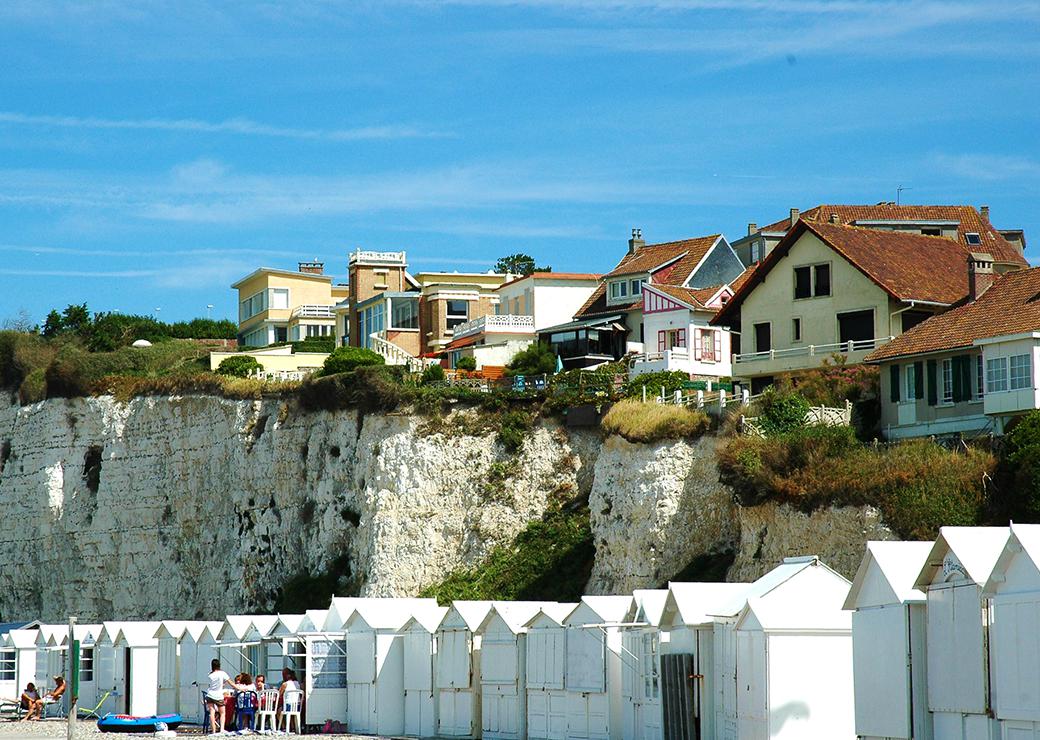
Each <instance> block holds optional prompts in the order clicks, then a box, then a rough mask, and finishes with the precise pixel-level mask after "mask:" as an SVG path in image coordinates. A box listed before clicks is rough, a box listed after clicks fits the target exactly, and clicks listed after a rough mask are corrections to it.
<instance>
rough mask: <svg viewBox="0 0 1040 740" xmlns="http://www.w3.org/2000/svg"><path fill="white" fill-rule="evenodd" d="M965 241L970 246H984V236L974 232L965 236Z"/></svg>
mask: <svg viewBox="0 0 1040 740" xmlns="http://www.w3.org/2000/svg"><path fill="white" fill-rule="evenodd" d="M964 241H966V242H968V244H971V245H973V246H978V245H979V244H982V236H980V235H979V234H977V233H976V232H974V231H969V232H968V233H967V234H965V235H964Z"/></svg>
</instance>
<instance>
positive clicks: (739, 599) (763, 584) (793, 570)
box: [710, 555, 848, 617]
mask: <svg viewBox="0 0 1040 740" xmlns="http://www.w3.org/2000/svg"><path fill="white" fill-rule="evenodd" d="M809 568H823V569H825V570H827V571H829V572H830V573H832V574H834V575H835V576H837V577H838V578H840V579H841V580H843V581H845V582H846V583H848V580H847V579H846V578H844V577H843V576H842V575H841V574H840V573H838V572H837V571H836V570H834V569H833V568H830V567H828V566H827V564H826V563H823V562H822V561H821V560H820V558H819V556H817V555H804V556H801V557H793V558H784V561H783V562H782V563H781V564H780V565H778V566H776V567H775V568H773V569H772V570H771V571H769V572H768V573H766V574H765V575H764V576H762V577H761V578H759V579H758V580H757V581H755V582H754V583H751V584H749V585H748V586H747V589H746V590H745V591H742V592H740V593H739V594H737V595H735V596H734V597H733V598H731V599H730V600H728V601H726V602H725V603H724V604H722V605H721V606H719V607H718V609H717V611H714V612H711V613H710V614H711V616H716V617H735V616H737V615H738V614H739V613H740V612H741V610H743V608H744V606H745V605H746V604H747V602H748V600H750V599H755V598H763V597H765V596H768V595H769V594H770V593H771V592H772V591H774V590H775V589H776V588H778V587H779V586H781V585H783V584H784V583H787V582H788V581H789V580H791V579H792V578H794V577H795V576H797V575H798V574H799V573H802V572H803V571H805V570H807V569H809Z"/></svg>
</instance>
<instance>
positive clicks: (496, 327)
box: [451, 314, 534, 339]
mask: <svg viewBox="0 0 1040 740" xmlns="http://www.w3.org/2000/svg"><path fill="white" fill-rule="evenodd" d="M481 332H484V333H485V334H534V316H516V315H513V314H507V315H504V316H496V315H494V314H492V315H489V316H481V317H479V318H476V319H470V320H469V321H467V322H465V323H462V324H459V325H458V326H456V327H455V330H454V331H453V332H452V335H451V336H452V338H453V339H459V338H461V337H468V336H472V335H473V334H480V333H481Z"/></svg>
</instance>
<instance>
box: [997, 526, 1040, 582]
mask: <svg viewBox="0 0 1040 740" xmlns="http://www.w3.org/2000/svg"><path fill="white" fill-rule="evenodd" d="M1019 553H1023V554H1024V555H1025V556H1026V557H1027V558H1029V560H1030V562H1031V563H1032V564H1033V567H1034V568H1036V569H1037V570H1038V571H1040V524H1012V525H1011V528H1010V532H1009V534H1008V538H1007V542H1005V543H1004V547H1003V549H1002V550H1001V551H1000V555H999V556H998V557H997V562H996V563H995V564H994V566H993V570H992V572H991V573H990V575H989V578H988V579H987V580H986V588H985V591H986V593H988V594H992V593H994V592H995V591H996V590H997V588H998V587H999V585H1000V584H1001V583H1003V582H1004V578H1005V576H1006V575H1007V569H1008V567H1009V566H1010V565H1011V561H1012V559H1014V558H1015V556H1016V555H1018V554H1019Z"/></svg>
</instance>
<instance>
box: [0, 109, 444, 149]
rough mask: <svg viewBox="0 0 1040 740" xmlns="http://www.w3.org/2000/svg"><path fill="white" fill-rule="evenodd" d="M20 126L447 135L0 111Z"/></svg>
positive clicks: (358, 136) (331, 137) (303, 135)
mask: <svg viewBox="0 0 1040 740" xmlns="http://www.w3.org/2000/svg"><path fill="white" fill-rule="evenodd" d="M3 123H6V124H12V125H19V126H56V127H60V128H74V129H116V130H127V131H171V132H181V133H209V134H238V135H244V136H267V137H274V138H282V139H298V140H304V141H308V140H309V141H334V142H335V141H340V142H349V141H373V140H380V139H418V138H438V137H444V136H448V135H449V134H446V133H444V132H437V131H430V130H425V129H421V128H418V127H415V126H404V125H385V126H360V127H357V128H341V129H314V128H292V127H286V126H273V125H270V124H266V123H259V122H257V121H253V120H250V119H248V118H229V119H226V120H223V121H204V120H201V119H198V118H96V117H93V116H87V117H81V116H58V115H34V114H28V113H18V112H16V111H0V124H3Z"/></svg>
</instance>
